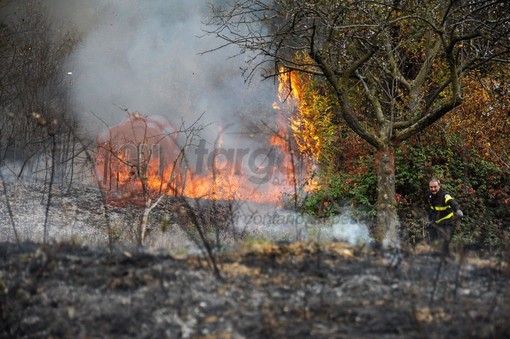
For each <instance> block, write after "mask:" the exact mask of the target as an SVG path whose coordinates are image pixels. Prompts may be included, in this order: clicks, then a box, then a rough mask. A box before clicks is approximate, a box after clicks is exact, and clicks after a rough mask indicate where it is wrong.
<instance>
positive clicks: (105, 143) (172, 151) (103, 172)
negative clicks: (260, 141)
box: [96, 72, 302, 204]
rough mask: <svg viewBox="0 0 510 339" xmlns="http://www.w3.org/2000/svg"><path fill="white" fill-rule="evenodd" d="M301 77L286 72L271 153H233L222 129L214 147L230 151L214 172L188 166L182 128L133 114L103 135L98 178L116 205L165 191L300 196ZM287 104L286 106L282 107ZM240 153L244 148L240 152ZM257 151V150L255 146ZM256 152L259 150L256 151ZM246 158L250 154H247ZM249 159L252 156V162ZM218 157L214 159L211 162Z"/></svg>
mask: <svg viewBox="0 0 510 339" xmlns="http://www.w3.org/2000/svg"><path fill="white" fill-rule="evenodd" d="M294 81H297V78H295V76H294V75H293V73H291V72H289V73H284V72H282V74H281V77H280V85H279V89H278V96H279V99H280V104H278V103H276V102H275V104H274V105H273V108H274V109H275V110H277V111H278V116H277V121H276V127H275V128H276V129H275V130H273V131H271V133H270V135H269V136H268V138H267V140H266V143H267V152H266V153H264V152H258V151H260V150H257V152H258V153H257V154H247V153H246V152H250V150H249V149H248V150H247V151H246V150H241V151H246V152H245V153H241V154H239V153H238V154H235V158H234V155H233V154H231V153H229V152H231V151H236V150H234V149H223V139H222V130H221V128H220V131H219V134H218V135H219V137H218V139H217V141H216V143H215V145H214V148H215V150H214V151H216V150H224V151H225V152H223V153H221V152H219V153H218V154H212V155H211V157H210V159H209V158H208V160H210V162H211V163H212V164H209V167H212V170H211V168H209V170H208V171H205V172H203V171H202V172H201V171H198V172H197V171H196V169H194V168H193V166H191V167H190V168H186V167H185V166H183V165H182V164H184V163H185V162H183V159H182V154H181V153H180V148H179V145H178V143H177V137H176V135H177V133H178V131H177V129H176V128H175V127H173V126H172V125H171V124H170V123H169V122H168V121H167V120H166V119H164V118H162V117H159V116H149V117H145V116H142V115H141V114H139V113H130V114H129V115H128V117H127V118H126V119H125V120H124V121H123V122H122V123H120V124H119V125H117V126H114V127H112V128H110V129H109V130H108V131H107V132H105V133H103V134H100V135H99V136H98V140H97V142H98V147H99V152H98V156H97V159H96V170H97V177H98V180H99V183H100V184H101V187H102V188H103V189H104V190H105V191H106V193H107V197H108V199H109V201H110V202H111V203H132V204H133V203H134V204H147V202H148V201H153V200H154V199H157V197H158V196H161V195H163V194H167V195H177V196H185V197H189V198H203V199H213V200H249V201H255V202H261V203H272V204H280V203H281V197H282V195H283V194H294V193H296V192H295V191H293V190H295V189H296V188H297V184H298V181H299V180H298V177H297V176H298V173H297V172H298V169H299V167H300V163H299V162H300V161H301V160H302V159H300V158H299V156H298V154H297V152H294V150H293V149H294V148H295V146H296V144H295V141H294V139H293V132H292V130H291V128H290V125H291V119H292V112H293V109H294V108H293V107H294V105H295V104H294V103H293V102H294V101H295V100H299V97H300V94H299V87H298V86H292V84H293V82H294ZM281 106H284V108H281ZM237 151H240V150H237ZM251 151H253V150H251ZM253 153H256V152H253ZM243 156H244V158H243ZM246 158H249V159H248V160H246ZM211 159H212V160H211Z"/></svg>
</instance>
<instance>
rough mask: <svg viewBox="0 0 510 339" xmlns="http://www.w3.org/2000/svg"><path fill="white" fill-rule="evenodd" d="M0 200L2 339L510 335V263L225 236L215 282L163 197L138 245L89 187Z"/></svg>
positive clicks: (125, 211)
mask: <svg viewBox="0 0 510 339" xmlns="http://www.w3.org/2000/svg"><path fill="white" fill-rule="evenodd" d="M6 197H7V198H6ZM2 198H3V199H0V201H1V204H0V212H1V213H0V226H1V227H0V337H1V338H291V337H292V338H508V337H510V327H509V326H510V325H509V324H510V321H509V320H510V308H509V301H510V292H509V285H508V282H509V268H508V265H507V263H508V260H507V257H505V260H503V259H502V258H500V257H495V256H487V255H481V254H478V253H474V252H471V253H464V254H460V253H456V256H455V258H454V259H449V260H447V261H445V262H443V261H442V258H441V256H440V255H439V254H438V252H436V251H434V249H432V248H430V247H427V246H421V247H416V248H413V249H409V250H407V251H406V252H405V253H403V260H402V262H401V263H400V264H399V265H398V266H395V265H393V261H392V260H389V259H388V258H385V257H384V256H382V255H380V254H378V253H376V252H375V251H374V250H372V249H370V248H366V247H356V246H352V245H348V244H346V243H343V242H339V241H335V239H329V240H327V241H318V237H317V238H313V237H312V236H311V235H310V236H308V237H307V238H306V237H303V238H301V239H300V237H298V236H296V237H287V238H285V239H284V240H285V241H278V240H276V241H275V240H272V241H271V240H267V239H266V240H263V239H258V238H256V237H254V236H253V235H252V236H245V237H242V236H241V234H237V236H235V237H233V236H232V234H231V232H230V233H229V232H224V233H221V242H222V243H223V244H226V245H228V246H225V247H223V249H222V250H218V251H216V252H215V254H214V257H213V258H214V259H215V262H216V263H217V266H218V269H219V276H218V274H215V271H214V270H213V269H212V268H211V265H212V263H211V260H210V257H208V256H206V255H205V254H204V253H203V252H204V251H203V246H202V247H200V246H198V247H199V248H200V249H201V250H202V252H201V251H197V243H198V245H200V244H199V241H197V234H196V232H194V231H193V228H190V227H189V215H187V214H186V213H184V214H183V213H182V206H179V205H178V204H176V203H175V202H172V201H171V200H165V201H162V203H161V206H158V208H155V209H154V211H153V213H152V219H151V225H150V227H149V230H148V231H149V236H148V241H147V246H145V247H143V248H138V247H136V246H133V238H134V230H135V229H136V227H135V226H134V225H136V220H137V218H138V217H139V212H140V211H139V210H136V209H132V208H121V207H112V208H110V209H109V210H108V213H105V210H104V208H103V207H102V205H101V203H100V196H99V195H98V193H97V191H95V190H93V189H85V188H82V189H79V190H65V191H58V192H57V191H56V190H55V192H54V196H53V197H52V199H51V203H50V208H49V209H47V208H46V207H47V206H48V205H47V190H45V189H44V187H37V186H35V185H28V186H23V185H18V186H15V187H14V186H9V187H8V190H7V195H5V194H4V195H3V196H2ZM7 203H8V204H9V206H10V210H11V213H10V214H12V218H11V217H10V215H9V213H8V211H7V207H6V206H7ZM207 211H208V210H207V209H204V210H201V211H199V214H200V216H204V215H205V214H206V213H207ZM223 211H227V212H228V208H227V209H223ZM217 212H218V210H213V213H214V214H215V217H214V218H209V217H207V218H205V219H207V220H205V219H204V220H203V221H204V223H203V226H207V227H209V229H207V227H206V228H204V230H205V231H206V232H209V233H211V232H212V234H213V235H214V231H215V229H214V226H215V224H216V223H218V222H223V221H225V220H227V219H228V213H227V215H226V217H225V216H224V215H219V216H218V213H217ZM219 214H221V213H219ZM46 215H47V225H46V226H47V228H46V233H47V241H46V245H42V244H43V239H44V227H43V224H44V220H45V218H46ZM106 215H108V218H106ZM187 216H188V217H187ZM206 216H207V215H206ZM106 223H109V226H108V227H106V226H105V225H106ZM211 227H212V229H211ZM14 229H16V232H14ZM263 230H264V231H265V229H263ZM312 231H313V230H312ZM307 232H309V233H310V232H311V231H310V230H308V229H307ZM14 233H16V234H14ZM295 233H296V232H295ZM218 234H219V233H218ZM296 234H297V233H296ZM299 234H301V233H299ZM310 234H311V233H310ZM16 236H17V237H16ZM213 238H214V236H213ZM232 238H234V239H232ZM190 239H191V240H190ZM18 240H19V242H18ZM112 241H113V245H112V246H109V243H111V242H112ZM162 248H163V249H164V250H161V249H162ZM390 259H391V258H390Z"/></svg>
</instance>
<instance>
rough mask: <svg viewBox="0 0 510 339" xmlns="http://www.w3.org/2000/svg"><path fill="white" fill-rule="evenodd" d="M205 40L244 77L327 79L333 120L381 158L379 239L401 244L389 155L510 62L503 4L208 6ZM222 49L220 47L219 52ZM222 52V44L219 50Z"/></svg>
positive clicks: (328, 1)
mask: <svg viewBox="0 0 510 339" xmlns="http://www.w3.org/2000/svg"><path fill="white" fill-rule="evenodd" d="M210 7H211V13H212V16H211V19H210V21H209V22H208V27H209V30H208V33H209V34H214V35H216V36H218V37H219V38H221V39H223V40H224V41H225V46H228V45H235V46H238V47H239V53H240V54H246V55H249V56H250V57H249V58H247V59H246V60H247V61H246V62H247V67H246V69H245V71H246V73H245V75H246V76H247V77H253V76H254V75H255V74H256V72H255V71H256V70H258V69H263V70H264V71H265V72H264V73H263V77H264V78H269V77H273V76H276V75H278V74H281V73H282V72H291V71H297V72H306V73H309V74H312V75H314V76H316V77H317V78H318V79H323V82H324V84H325V87H327V88H328V90H329V94H330V96H331V97H332V98H335V99H336V100H337V101H338V102H339V105H338V109H337V111H336V115H337V116H338V117H339V118H342V119H343V121H345V122H346V124H347V125H348V126H349V127H350V128H351V129H352V130H353V131H354V132H356V133H357V134H358V135H359V136H360V137H361V138H363V139H364V140H365V141H366V142H367V143H368V144H370V145H372V146H373V147H374V148H375V149H376V152H377V156H376V168H377V175H378V186H377V192H378V199H377V212H378V217H377V226H376V230H375V234H374V236H375V239H376V242H377V243H378V244H380V245H385V246H388V247H399V240H398V235H397V232H398V227H399V221H398V216H397V211H396V200H395V177H394V173H395V165H394V159H395V155H394V153H395V148H396V147H398V146H399V145H400V144H401V143H402V142H403V141H404V140H406V139H408V138H409V137H411V136H413V135H415V134H417V133H418V132H420V131H422V130H423V129H425V128H427V127H429V126H430V125H432V124H433V123H434V122H436V121H437V120H439V119H440V118H441V117H442V116H444V115H445V114H446V113H448V112H451V111H452V110H453V109H454V108H455V107H457V106H458V105H459V104H461V103H462V101H463V83H462V77H463V75H464V74H465V73H466V72H467V71H468V70H472V69H478V70H480V71H481V72H487V71H488V70H489V68H488V66H489V65H490V63H494V62H508V61H509V50H510V48H509V46H510V35H509V32H510V3H508V1H505V0H483V1H474V0H448V1H443V0H433V1H420V0H401V1H399V0H396V1H395V0H392V1H389V0H376V1H355V0H336V1H333V0H325V1H305V0H275V1H260V0H242V1H233V2H232V3H230V4H229V5H228V6H226V7H222V6H220V5H215V4H214V3H212V4H211V5H210ZM223 47H224V46H223ZM219 48H221V47H219Z"/></svg>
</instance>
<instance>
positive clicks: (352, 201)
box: [303, 157, 377, 221]
mask: <svg viewBox="0 0 510 339" xmlns="http://www.w3.org/2000/svg"><path fill="white" fill-rule="evenodd" d="M364 161H365V162H369V163H371V162H372V158H371V157H369V158H367V159H366V160H364ZM321 175H324V173H322V174H319V177H320V176H321ZM321 180H322V181H323V184H322V185H321V188H319V189H317V190H315V191H314V192H312V194H310V195H309V196H308V197H307V198H306V199H305V202H304V206H303V208H304V210H305V211H306V212H307V213H309V214H311V215H315V216H318V217H328V216H331V215H334V214H336V213H339V212H340V211H341V209H342V208H343V207H344V206H352V207H354V208H355V213H356V214H357V215H358V216H363V217H364V218H365V219H366V220H367V221H371V220H372V219H374V218H375V217H376V215H377V210H376V207H375V203H376V200H377V196H376V186H377V176H376V174H375V171H374V169H373V168H372V166H370V167H369V169H368V170H367V171H366V172H365V173H362V174H350V173H348V172H342V173H337V174H336V175H331V176H328V177H327V178H324V177H322V178H321Z"/></svg>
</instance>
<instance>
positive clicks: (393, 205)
mask: <svg viewBox="0 0 510 339" xmlns="http://www.w3.org/2000/svg"><path fill="white" fill-rule="evenodd" d="M375 161H376V169H377V224H376V228H375V231H374V239H375V241H376V243H377V245H379V246H382V247H384V248H394V249H398V248H400V241H399V237H398V228H399V224H400V223H399V220H398V214H397V201H396V199H395V149H394V148H393V147H391V146H385V147H381V148H378V150H377V155H376V160H375Z"/></svg>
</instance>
